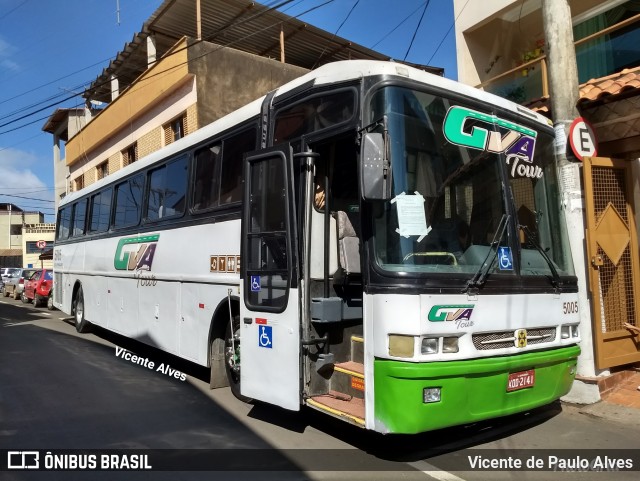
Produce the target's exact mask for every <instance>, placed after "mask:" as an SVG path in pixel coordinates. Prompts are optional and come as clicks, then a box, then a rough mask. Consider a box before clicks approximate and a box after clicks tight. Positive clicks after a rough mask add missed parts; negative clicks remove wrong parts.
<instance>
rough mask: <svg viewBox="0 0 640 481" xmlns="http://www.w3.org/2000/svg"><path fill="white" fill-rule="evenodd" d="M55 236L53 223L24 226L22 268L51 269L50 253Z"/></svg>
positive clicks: (51, 257) (51, 258)
mask: <svg viewBox="0 0 640 481" xmlns="http://www.w3.org/2000/svg"><path fill="white" fill-rule="evenodd" d="M55 234H56V225H55V223H46V224H45V223H40V224H27V225H25V226H24V227H23V229H22V267H40V268H49V269H53V256H52V255H51V252H52V249H53V242H54V240H55ZM41 257H42V259H41Z"/></svg>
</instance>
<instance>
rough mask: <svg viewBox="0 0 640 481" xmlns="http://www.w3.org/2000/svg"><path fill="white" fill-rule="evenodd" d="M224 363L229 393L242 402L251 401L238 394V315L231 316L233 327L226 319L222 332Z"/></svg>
mask: <svg viewBox="0 0 640 481" xmlns="http://www.w3.org/2000/svg"><path fill="white" fill-rule="evenodd" d="M224 342H225V349H224V365H225V369H226V371H227V379H228V381H229V387H230V388H231V393H232V394H233V395H234V396H235V397H236V398H237V399H239V400H240V401H242V402H249V401H251V399H250V398H248V397H247V396H243V395H242V394H240V316H239V315H238V314H236V315H234V316H233V329H232V328H231V323H229V321H227V327H226V329H225V334H224Z"/></svg>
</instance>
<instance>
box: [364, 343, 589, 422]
mask: <svg viewBox="0 0 640 481" xmlns="http://www.w3.org/2000/svg"><path fill="white" fill-rule="evenodd" d="M579 354H580V348H579V347H578V346H569V347H563V348H557V349H553V350H548V351H540V352H530V353H526V354H516V355H511V356H500V357H492V358H480V359H473V360H465V361H449V362H432V363H412V362H402V361H395V360H386V359H376V360H375V361H374V378H375V382H374V386H375V387H374V390H375V393H374V399H375V424H376V430H377V431H381V432H388V433H405V434H413V433H420V432H425V431H430V430H433V429H440V428H444V427H448V426H455V425H460V424H469V423H473V422H477V421H481V420H484V419H490V418H495V417H500V416H506V415H510V414H515V413H518V412H522V411H527V410H529V409H533V408H536V407H538V406H542V405H545V404H548V403H550V402H553V401H555V400H557V399H558V398H560V397H561V396H564V395H565V394H566V393H568V392H569V390H570V389H571V384H572V383H573V380H574V378H575V372H576V364H577V358H578V355H579ZM532 369H533V370H534V373H535V374H534V375H535V381H534V384H533V386H531V387H526V388H522V389H517V390H513V391H508V390H507V386H508V382H509V374H512V373H519V372H524V371H529V370H532ZM425 388H440V394H441V398H440V401H438V402H431V403H426V402H424V399H423V393H424V389H425Z"/></svg>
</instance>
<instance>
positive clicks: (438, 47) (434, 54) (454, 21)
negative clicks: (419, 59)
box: [427, 0, 469, 65]
mask: <svg viewBox="0 0 640 481" xmlns="http://www.w3.org/2000/svg"><path fill="white" fill-rule="evenodd" d="M467 5H469V0H467V3H465V4H464V7H462V9H461V10H460V12H459V13H458V15H457V16H456V18H455V19H454V20H453V23H452V24H451V26H450V27H449V30H447V33H445V34H444V37H442V40H440V43H439V44H438V46H437V47H436V50H435V52H433V55H431V58H429V61H428V62H427V65H429V64H430V63H431V61H432V60H433V57H435V56H436V53H438V50H440V47H442V44H443V43H444V40H445V39H446V38H447V36H448V35H449V33H450V32H451V29H452V28H453V27H454V26H455V24H456V22H457V21H458V18H460V15H462V12H463V11H464V9H465V8H467Z"/></svg>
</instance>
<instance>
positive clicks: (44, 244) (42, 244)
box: [36, 240, 47, 249]
mask: <svg viewBox="0 0 640 481" xmlns="http://www.w3.org/2000/svg"><path fill="white" fill-rule="evenodd" d="M36 247H38V249H44V248H45V247H47V241H43V240H39V241H38V242H36Z"/></svg>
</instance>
